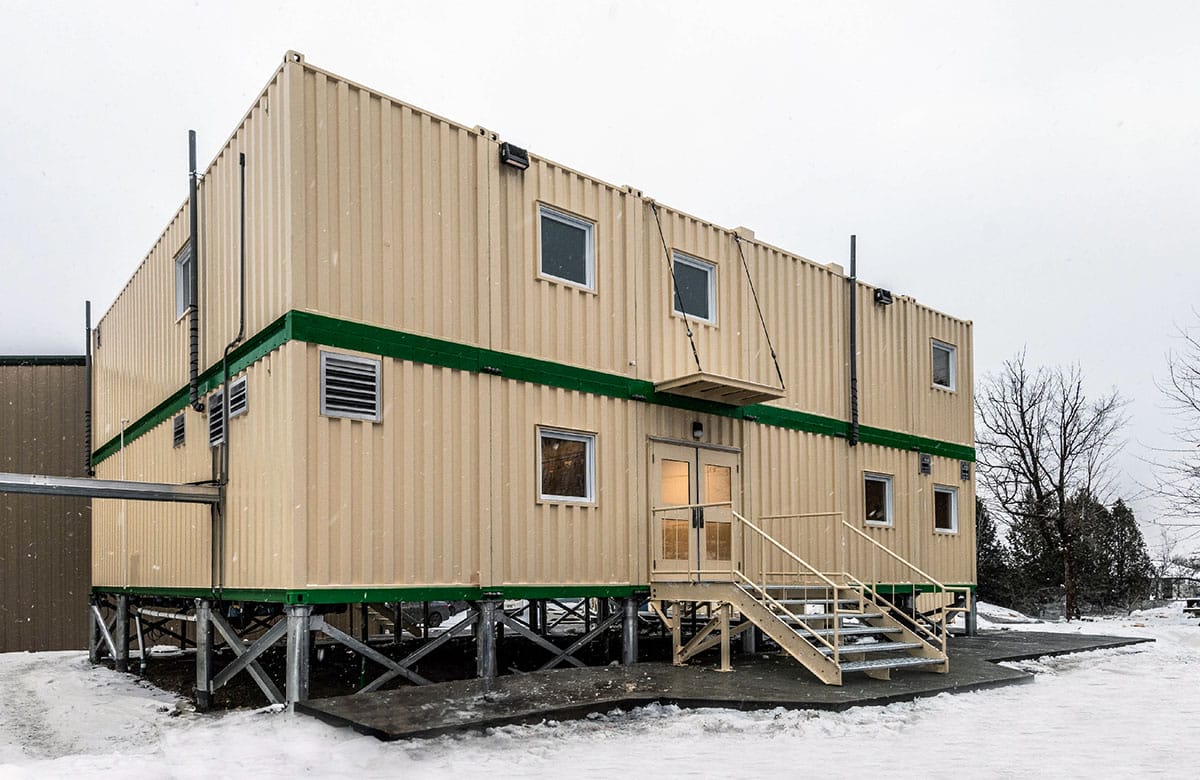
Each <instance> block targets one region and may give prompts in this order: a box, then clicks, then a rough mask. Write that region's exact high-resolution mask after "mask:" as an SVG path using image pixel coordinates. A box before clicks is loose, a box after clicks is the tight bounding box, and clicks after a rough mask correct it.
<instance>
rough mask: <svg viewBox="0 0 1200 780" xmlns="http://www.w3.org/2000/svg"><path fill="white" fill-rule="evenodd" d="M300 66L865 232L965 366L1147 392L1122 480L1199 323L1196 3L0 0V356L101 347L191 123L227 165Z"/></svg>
mask: <svg viewBox="0 0 1200 780" xmlns="http://www.w3.org/2000/svg"><path fill="white" fill-rule="evenodd" d="M288 49H296V50H298V51H301V52H303V53H304V54H305V56H306V58H307V59H308V60H309V61H310V62H311V63H313V64H315V65H317V66H319V67H323V68H326V69H328V70H332V71H334V72H335V73H338V74H341V75H344V76H346V77H348V78H350V79H352V80H354V81H357V82H360V83H363V84H367V85H370V86H371V87H374V88H376V89H379V90H382V91H384V92H386V93H389V94H391V95H394V96H396V97H399V98H401V99H403V100H406V101H408V102H410V103H413V104H415V105H417V106H420V107H422V108H426V109H429V110H431V111H434V112H436V113H439V114H441V115H443V116H447V117H450V118H453V119H455V120H457V121H460V122H463V123H465V124H468V125H473V124H481V125H484V126H485V127H488V128H489V129H492V130H495V131H497V132H499V133H500V135H501V137H502V138H504V139H507V140H511V141H513V142H514V143H517V144H519V145H522V146H526V147H528V148H529V149H530V150H531V151H533V152H535V153H537V154H539V155H543V156H545V157H548V158H550V159H553V160H556V161H558V162H561V163H564V164H566V165H569V166H571V167H574V168H577V169H579V170H583V171H586V172H588V173H590V174H593V175H595V176H598V177H600V178H602V179H605V180H607V181H610V182H613V183H616V184H631V185H634V186H635V187H638V188H639V189H641V190H643V191H644V192H645V193H646V194H647V195H648V196H650V197H654V198H656V199H658V200H660V201H662V202H664V203H667V204H669V205H671V206H673V207H677V208H680V209H683V210H685V211H687V212H689V213H692V214H696V215H699V216H702V217H704V218H706V219H710V220H712V221H714V222H716V223H717V224H721V225H726V226H731V227H732V226H736V225H745V226H747V227H750V228H752V229H754V230H755V231H756V233H757V235H758V237H759V238H761V239H763V240H765V241H767V242H769V243H772V244H776V245H779V246H782V247H786V248H788V249H790V250H791V251H794V252H796V253H799V254H801V255H804V256H806V257H809V258H812V259H814V260H817V261H819V262H830V261H834V262H839V263H843V264H845V263H846V260H847V253H848V236H849V234H851V233H857V234H858V237H859V238H858V247H859V264H860V276H862V277H863V278H864V279H866V280H868V281H870V282H872V283H875V284H879V285H881V286H885V287H890V288H892V289H893V290H894V291H896V292H897V293H903V294H908V295H912V296H914V297H916V298H917V299H918V300H920V301H922V302H923V303H926V304H929V305H931V306H933V307H935V308H938V309H940V310H943V311H946V312H948V313H950V314H953V315H956V316H960V317H964V318H967V319H971V320H973V321H974V322H975V354H976V367H977V373H978V375H980V376H982V374H984V373H986V372H990V371H995V370H996V369H997V368H998V367H999V366H1000V364H1001V362H1002V361H1003V360H1004V359H1006V358H1009V357H1011V356H1013V355H1014V354H1016V353H1017V352H1019V351H1020V350H1021V349H1022V348H1027V349H1028V353H1029V357H1030V359H1031V361H1032V362H1034V363H1038V364H1066V363H1072V362H1077V363H1079V364H1080V366H1081V367H1082V369H1083V372H1084V374H1085V376H1086V378H1087V381H1088V384H1089V387H1090V388H1091V389H1092V390H1094V391H1095V392H1102V391H1104V390H1107V389H1109V388H1111V387H1113V386H1116V387H1117V388H1118V389H1119V390H1120V391H1121V393H1122V394H1124V395H1125V396H1126V397H1128V398H1129V399H1131V405H1130V407H1129V412H1130V416H1131V418H1132V424H1131V426H1130V429H1129V435H1130V444H1129V447H1128V451H1127V454H1126V457H1125V458H1124V461H1123V464H1124V465H1125V466H1126V467H1127V468H1128V469H1129V470H1131V471H1134V472H1139V473H1140V475H1141V478H1143V479H1144V478H1145V476H1146V474H1145V472H1146V467H1145V466H1142V465H1140V464H1139V462H1138V461H1137V460H1136V457H1135V456H1136V455H1137V454H1139V453H1144V446H1143V445H1149V444H1154V443H1160V442H1162V441H1163V437H1162V436H1161V434H1160V432H1161V431H1162V430H1164V429H1165V428H1167V427H1169V422H1170V421H1169V420H1168V419H1167V418H1166V417H1165V415H1164V414H1163V413H1162V412H1161V411H1160V409H1159V407H1160V406H1161V401H1160V399H1159V397H1158V393H1157V391H1156V390H1155V387H1154V381H1153V380H1154V378H1156V377H1159V378H1161V377H1162V375H1163V374H1164V371H1165V365H1166V357H1165V356H1166V354H1167V352H1168V350H1169V349H1171V348H1172V345H1173V340H1172V336H1171V334H1172V332H1173V331H1174V330H1175V329H1176V327H1177V326H1180V325H1188V324H1191V323H1196V322H1197V320H1198V318H1200V315H1198V314H1197V308H1196V306H1197V295H1198V294H1200V262H1198V259H1200V258H1198V257H1197V254H1198V252H1197V250H1198V249H1200V4H1198V3H1194V2H1178V3H1167V2H1155V3H1142V2H1132V3H1102V2H1054V3H1046V2H1028V3H1019V2H1003V3H1001V2H996V3H961V2H952V3H951V2H948V3H892V2H889V3H883V2H879V3H854V2H844V1H839V2H828V3H823V2H822V3H817V2H787V3H783V2H781V3H749V2H738V3H733V2H729V3H701V2H694V1H693V2H679V3H672V4H668V3H619V2H611V3H593V4H587V5H583V4H579V3H564V2H551V3H534V4H522V3H519V2H506V3H496V2H489V3H469V2H462V1H461V0H460V1H457V2H452V3H430V4H428V7H426V6H417V5H415V4H407V3H404V4H402V3H394V2H391V3H381V4H367V3H358V4H355V5H354V6H352V7H351V8H347V9H345V10H342V9H341V7H340V6H339V5H338V4H336V3H331V2H328V0H325V1H324V2H320V3H309V2H297V1H296V0H291V1H289V2H286V3H277V4H273V3H253V4H251V3H211V2H199V3H188V4H184V3H171V2H154V3H145V4H134V3H121V2H105V3H94V2H91V3H78V4H70V3H44V2H12V0H0V66H2V71H3V73H4V78H3V79H0V269H2V271H3V275H2V276H0V289H2V290H3V291H4V293H5V294H4V296H3V303H2V304H0V354H15V353H69V352H74V353H78V352H80V351H81V350H82V347H83V344H82V341H83V338H82V328H83V301H84V300H85V299H89V298H90V299H91V300H92V301H93V303H94V307H95V317H96V318H98V317H99V315H100V314H102V313H103V312H104V311H105V310H106V309H107V308H108V306H109V305H110V304H111V303H112V300H113V298H114V297H115V295H116V293H117V292H118V291H119V290H120V288H121V286H122V285H123V284H124V282H125V281H126V279H127V278H128V277H129V275H130V274H131V273H132V272H133V270H134V268H135V267H136V265H137V264H138V262H139V261H140V260H141V259H142V257H143V256H144V255H145V253H146V252H147V251H148V250H149V248H150V245H151V243H152V242H153V241H154V239H155V238H156V237H157V236H158V234H159V232H160V231H161V230H162V228H163V227H164V226H165V225H166V223H167V220H168V219H169V218H170V217H171V215H172V214H173V213H174V212H175V211H176V209H177V208H178V207H179V206H180V204H181V203H182V201H183V199H184V198H185V196H186V167H187V145H186V142H187V138H186V133H187V130H188V129H189V128H194V129H196V131H197V132H198V134H199V145H200V157H201V158H202V160H203V161H208V160H209V159H211V158H212V156H213V155H214V154H215V153H216V151H217V150H218V148H219V147H220V146H221V145H222V144H223V143H224V141H225V139H226V138H227V137H228V136H229V134H230V133H231V131H232V130H233V128H234V127H235V125H236V124H237V122H238V120H239V119H240V118H241V116H242V114H243V113H244V112H245V111H246V110H247V108H249V106H250V103H251V101H252V100H253V98H254V97H255V95H256V94H257V93H258V91H259V90H260V89H261V88H262V87H263V85H264V84H265V83H266V80H267V79H268V77H269V76H270V74H271V73H272V72H273V71H274V69H275V67H276V66H277V64H278V63H279V62H280V60H281V58H282V56H283V53H284V52H285V51H286V50H288ZM1134 489H1135V487H1134V484H1133V482H1132V481H1129V482H1128V483H1127V485H1126V489H1125V492H1126V493H1127V494H1129V493H1132V492H1133V491H1134ZM1139 506H1142V507H1143V515H1145V514H1147V513H1150V512H1152V511H1153V510H1152V508H1151V507H1150V505H1149V504H1148V503H1143V504H1140V505H1139ZM1143 519H1147V518H1146V517H1144V516H1143Z"/></svg>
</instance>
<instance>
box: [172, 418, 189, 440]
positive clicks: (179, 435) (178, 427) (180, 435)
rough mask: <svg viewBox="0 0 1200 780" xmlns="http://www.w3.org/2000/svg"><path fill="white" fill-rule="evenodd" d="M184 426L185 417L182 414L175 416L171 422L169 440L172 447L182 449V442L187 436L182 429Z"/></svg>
mask: <svg viewBox="0 0 1200 780" xmlns="http://www.w3.org/2000/svg"><path fill="white" fill-rule="evenodd" d="M184 425H185V417H184V415H182V414H180V415H176V417H175V419H174V420H173V421H172V422H171V427H172V430H171V440H172V442H173V446H175V447H182V446H183V445H184V442H185V441H186V440H187V434H186V431H185V429H184Z"/></svg>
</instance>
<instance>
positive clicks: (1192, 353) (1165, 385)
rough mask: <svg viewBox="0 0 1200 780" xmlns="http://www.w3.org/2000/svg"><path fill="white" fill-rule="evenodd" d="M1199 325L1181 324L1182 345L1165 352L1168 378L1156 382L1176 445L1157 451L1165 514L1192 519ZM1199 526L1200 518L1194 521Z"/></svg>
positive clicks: (1199, 483)
mask: <svg viewBox="0 0 1200 780" xmlns="http://www.w3.org/2000/svg"><path fill="white" fill-rule="evenodd" d="M1198 330H1200V329H1196V328H1193V329H1191V330H1188V329H1185V328H1180V330H1179V338H1180V340H1181V341H1182V348H1181V349H1179V350H1178V351H1176V350H1172V351H1171V353H1170V354H1169V355H1167V378H1166V380H1165V381H1161V382H1159V383H1158V386H1159V389H1160V390H1161V391H1162V393H1163V395H1164V396H1165V397H1166V402H1167V408H1168V410H1169V411H1171V412H1172V413H1173V417H1174V420H1175V421H1176V424H1175V429H1174V430H1173V431H1172V434H1173V435H1174V438H1175V440H1176V441H1177V442H1178V444H1179V446H1178V447H1176V448H1175V449H1172V450H1165V451H1160V452H1161V454H1162V456H1161V457H1159V458H1156V459H1155V460H1156V461H1157V462H1155V464H1154V465H1155V466H1156V469H1155V474H1156V481H1155V484H1154V485H1153V486H1152V487H1153V489H1154V491H1155V492H1156V493H1157V494H1158V495H1159V496H1161V498H1162V500H1163V507H1164V509H1165V510H1166V511H1167V513H1168V514H1170V515H1172V516H1174V517H1177V518H1186V519H1189V520H1194V519H1195V518H1196V517H1197V515H1200V336H1198V335H1197V332H1198ZM1196 525H1197V526H1198V527H1200V521H1197V522H1196Z"/></svg>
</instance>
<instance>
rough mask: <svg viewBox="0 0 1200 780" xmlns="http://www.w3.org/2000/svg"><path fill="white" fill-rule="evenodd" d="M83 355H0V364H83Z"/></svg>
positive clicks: (84, 360) (84, 359)
mask: <svg viewBox="0 0 1200 780" xmlns="http://www.w3.org/2000/svg"><path fill="white" fill-rule="evenodd" d="M83 365H87V358H86V357H84V356H83V355H0V366H83Z"/></svg>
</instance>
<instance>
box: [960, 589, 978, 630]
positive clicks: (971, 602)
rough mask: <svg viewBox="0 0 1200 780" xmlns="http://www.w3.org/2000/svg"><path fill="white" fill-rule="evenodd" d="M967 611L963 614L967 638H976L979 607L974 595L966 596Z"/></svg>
mask: <svg viewBox="0 0 1200 780" xmlns="http://www.w3.org/2000/svg"><path fill="white" fill-rule="evenodd" d="M967 606H968V609H967V611H966V612H965V613H964V616H965V620H964V622H965V623H966V629H967V636H977V635H978V634H979V607H978V605H977V604H976V600H975V593H974V592H971V593H968V594H967Z"/></svg>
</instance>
